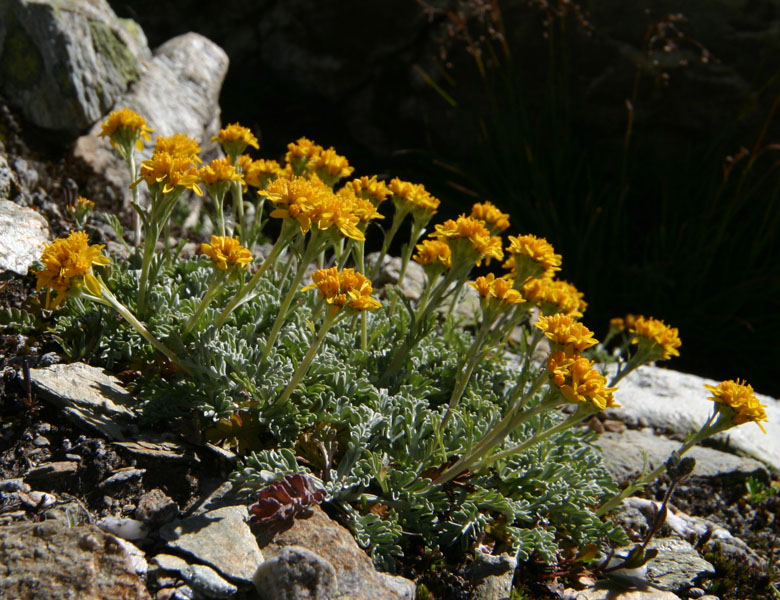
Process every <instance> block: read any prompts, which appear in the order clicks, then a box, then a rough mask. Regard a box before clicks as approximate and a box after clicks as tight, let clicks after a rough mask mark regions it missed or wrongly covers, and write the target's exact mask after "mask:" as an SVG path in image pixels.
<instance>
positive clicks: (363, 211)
mask: <svg viewBox="0 0 780 600" xmlns="http://www.w3.org/2000/svg"><path fill="white" fill-rule="evenodd" d="M336 196H337V197H338V198H339V200H341V201H342V202H345V203H346V204H348V205H349V207H350V210H351V211H352V214H354V215H355V216H356V217H357V218H358V219H359V220H360V224H361V225H366V224H367V223H370V222H371V221H373V220H374V219H384V218H385V217H384V215H382V214H380V213H379V211H378V210H377V209H376V205H375V204H374V203H373V202H371V200H369V199H368V198H364V197H363V196H358V195H357V194H355V188H353V187H352V186H351V185H345V186H344V187H343V188H341V189H340V190H339V191H338V192H336ZM363 229H365V228H363Z"/></svg>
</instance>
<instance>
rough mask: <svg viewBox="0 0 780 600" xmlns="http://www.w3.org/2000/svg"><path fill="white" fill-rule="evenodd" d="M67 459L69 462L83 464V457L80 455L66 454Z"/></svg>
mask: <svg viewBox="0 0 780 600" xmlns="http://www.w3.org/2000/svg"><path fill="white" fill-rule="evenodd" d="M65 458H67V459H68V460H72V461H75V462H81V456H80V455H78V454H66V455H65Z"/></svg>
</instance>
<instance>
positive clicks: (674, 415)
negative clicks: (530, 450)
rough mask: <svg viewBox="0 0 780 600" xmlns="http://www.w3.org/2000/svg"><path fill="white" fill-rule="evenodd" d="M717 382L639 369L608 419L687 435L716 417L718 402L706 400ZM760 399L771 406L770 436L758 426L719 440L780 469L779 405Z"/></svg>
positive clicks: (733, 431)
mask: <svg viewBox="0 0 780 600" xmlns="http://www.w3.org/2000/svg"><path fill="white" fill-rule="evenodd" d="M718 383H719V382H717V381H714V380H712V379H705V378H703V377H697V376H695V375H688V374H685V373H678V372H677V371H671V370H668V369H660V368H657V367H651V366H645V367H639V368H638V369H637V370H636V371H634V372H633V373H630V374H629V375H628V376H626V377H625V378H624V379H622V380H621V381H620V383H619V389H618V391H617V392H616V393H615V400H617V402H618V404H620V405H621V406H620V408H610V409H608V410H607V411H606V414H607V415H608V416H609V417H611V418H617V419H621V420H624V421H626V422H627V423H631V424H638V423H639V421H640V419H645V420H646V423H647V424H648V425H650V426H651V427H654V428H656V429H659V430H662V431H669V432H674V433H682V434H687V433H689V432H691V431H694V430H697V429H698V428H699V427H701V425H702V424H703V423H704V422H705V421H706V420H707V418H708V417H709V415H710V414H711V413H712V408H713V407H712V405H713V403H712V401H710V400H707V398H708V397H709V396H710V392H709V390H707V389H705V388H704V385H705V384H707V385H717V384H718ZM756 395H757V396H758V399H759V400H760V401H761V403H762V404H765V405H766V415H767V417H768V419H769V422H767V423H763V425H764V428H765V429H766V434H764V433H763V432H762V431H761V429H760V428H759V427H758V425H756V424H755V423H745V424H743V425H740V426H738V427H733V428H731V429H730V430H728V431H725V432H723V433H721V434H718V435H717V436H715V437H714V439H715V440H717V441H719V442H722V443H723V444H725V445H728V447H729V448H732V449H734V450H737V451H740V452H743V453H745V454H747V455H748V456H751V457H753V458H755V459H757V460H760V461H762V462H764V463H766V464H768V465H769V466H771V467H772V468H773V469H776V470H780V402H778V401H777V400H775V399H774V398H770V397H769V396H765V395H763V394H756Z"/></svg>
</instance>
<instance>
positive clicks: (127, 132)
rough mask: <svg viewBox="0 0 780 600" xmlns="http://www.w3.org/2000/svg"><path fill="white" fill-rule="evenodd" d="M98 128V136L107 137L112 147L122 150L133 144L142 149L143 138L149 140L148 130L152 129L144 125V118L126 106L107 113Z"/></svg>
mask: <svg viewBox="0 0 780 600" xmlns="http://www.w3.org/2000/svg"><path fill="white" fill-rule="evenodd" d="M100 129H101V131H100V133H99V134H98V137H107V138H108V139H109V141H110V142H111V145H112V146H113V147H114V148H120V149H122V151H123V152H127V151H130V149H132V147H133V145H135V147H136V148H137V149H138V150H143V148H144V142H143V140H146V141H147V142H149V141H151V138H150V137H149V132H151V131H154V129H150V128H149V127H147V126H146V119H144V118H143V117H142V116H141V115H139V114H138V113H137V112H135V111H132V110H130V109H129V108H127V107H125V108H122V109H120V110H115V111H114V112H112V113H111V114H109V115H108V118H107V119H106V120H105V121H104V122H103V124H102V125H101V126H100Z"/></svg>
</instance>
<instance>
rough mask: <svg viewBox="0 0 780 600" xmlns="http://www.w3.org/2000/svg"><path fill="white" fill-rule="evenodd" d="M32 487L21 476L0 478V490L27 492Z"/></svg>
mask: <svg viewBox="0 0 780 600" xmlns="http://www.w3.org/2000/svg"><path fill="white" fill-rule="evenodd" d="M31 489H32V488H31V487H30V486H29V484H27V483H25V482H24V479H22V478H21V477H16V478H14V479H0V492H7V493H11V492H29V491H30V490H31Z"/></svg>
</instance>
